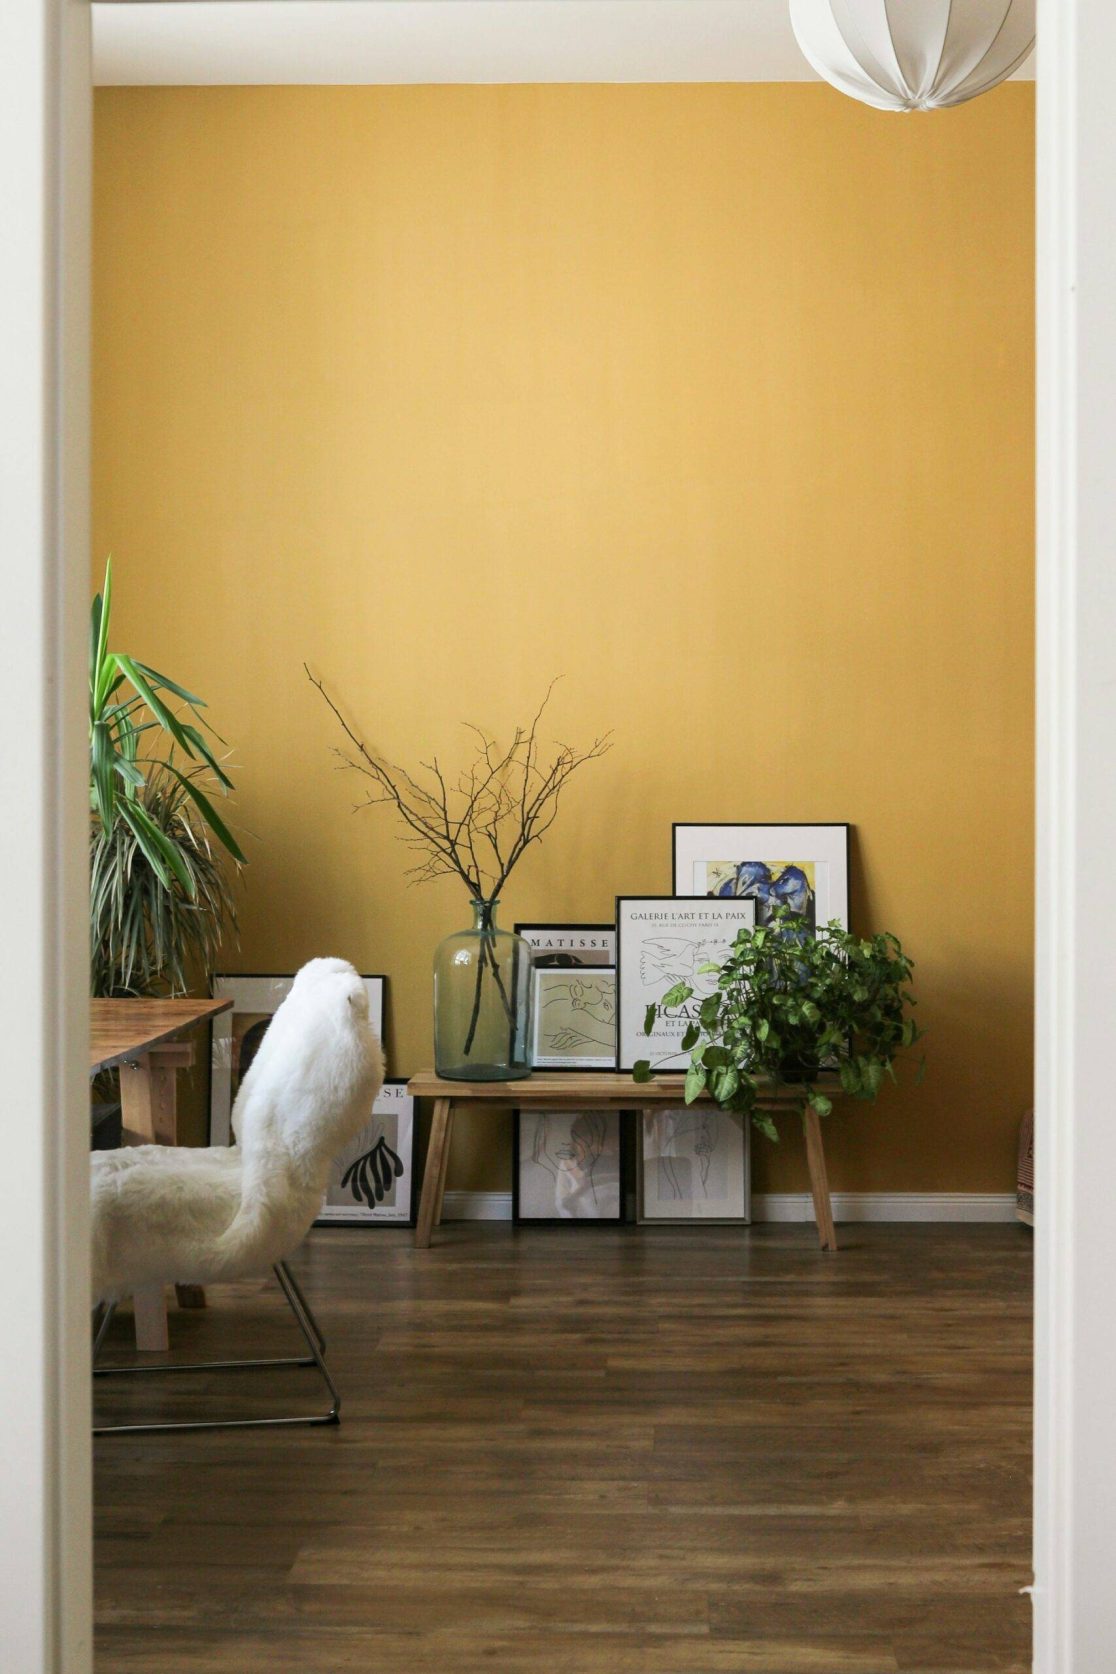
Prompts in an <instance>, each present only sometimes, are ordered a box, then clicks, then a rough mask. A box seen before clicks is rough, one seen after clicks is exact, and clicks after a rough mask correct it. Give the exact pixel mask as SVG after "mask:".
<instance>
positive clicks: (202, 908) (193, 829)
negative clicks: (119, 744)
mask: <svg viewBox="0 0 1116 1674" xmlns="http://www.w3.org/2000/svg"><path fill="white" fill-rule="evenodd" d="M195 771H199V770H197V769H196V770H195ZM188 778H189V775H183V774H180V773H179V772H178V770H177V769H176V768H174V767H173V766H172V765H171V764H169V763H166V764H163V763H159V764H156V765H154V766H152V767H151V768H149V770H148V773H147V777H146V779H145V780H144V783H143V784H142V785H141V786H137V787H136V789H135V800H134V806H136V807H139V808H141V809H142V811H143V818H144V822H145V824H144V829H145V830H146V829H147V828H148V827H149V826H150V827H152V828H154V829H155V830H156V831H158V833H159V835H160V838H161V839H162V840H163V842H162V845H161V847H160V849H159V851H158V852H159V853H160V854H162V853H163V852H165V848H166V846H168V845H169V846H170V847H173V849H174V852H175V856H176V860H177V865H176V866H175V868H174V875H173V876H172V878H171V880H170V882H169V883H168V882H166V881H164V878H163V876H162V875H161V873H160V872H159V871H158V870H157V869H156V868H155V866H154V865H153V864H152V861H151V858H150V852H149V846H148V845H144V844H141V842H140V840H139V837H138V836H137V831H136V825H135V824H132V823H129V821H128V820H126V819H124V818H119V817H118V818H117V819H115V820H114V821H113V823H112V825H111V826H110V827H109V828H108V829H107V830H106V828H105V827H104V826H103V825H102V824H101V822H100V820H99V819H94V820H92V821H91V822H90V834H89V860H90V880H89V944H90V991H91V992H92V993H93V994H97V995H103V996H108V997H119V996H123V995H133V994H154V993H169V994H184V993H186V991H187V989H188V988H189V987H190V985H191V981H192V980H196V978H197V977H198V975H199V973H203V972H205V971H208V970H212V968H213V965H214V963H215V961H216V956H217V951H218V948H219V946H220V943H221V937H222V932H223V931H224V930H225V929H226V928H232V929H235V928H236V902H235V898H234V895H233V888H232V880H231V879H230V877H229V874H228V871H227V869H226V867H225V866H224V865H223V864H222V862H221V860H220V858H219V856H218V854H217V853H215V852H214V846H213V844H212V843H211V840H210V836H209V831H208V827H207V826H206V823H205V822H204V821H203V820H202V819H201V817H200V815H199V814H198V812H197V809H196V805H195V803H194V801H193V800H192V798H191V796H190V794H189V791H188V789H187V787H186V785H185V783H184V780H185V779H188ZM183 872H184V873H185V874H186V877H187V879H188V880H189V881H188V885H187V884H184V883H182V882H181V874H182V873H183Z"/></svg>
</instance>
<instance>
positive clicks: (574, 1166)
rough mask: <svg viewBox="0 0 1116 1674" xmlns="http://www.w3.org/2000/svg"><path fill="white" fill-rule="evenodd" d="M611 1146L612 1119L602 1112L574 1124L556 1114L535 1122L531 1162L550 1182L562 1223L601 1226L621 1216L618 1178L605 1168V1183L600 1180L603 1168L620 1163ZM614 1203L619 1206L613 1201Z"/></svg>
mask: <svg viewBox="0 0 1116 1674" xmlns="http://www.w3.org/2000/svg"><path fill="white" fill-rule="evenodd" d="M608 1142H609V1117H608V1115H607V1114H606V1112H604V1111H602V1110H583V1111H580V1112H579V1113H578V1114H577V1115H576V1116H573V1117H572V1118H571V1117H569V1116H567V1115H564V1114H563V1113H560V1112H555V1111H539V1112H537V1113H536V1114H534V1115H533V1116H532V1118H531V1133H530V1148H529V1150H528V1152H527V1158H526V1160H527V1162H528V1163H529V1164H530V1165H532V1166H533V1167H535V1168H538V1169H540V1170H542V1171H543V1172H544V1173H545V1174H547V1175H549V1176H550V1179H551V1181H552V1191H553V1214H554V1215H555V1216H556V1217H557V1218H558V1219H560V1220H599V1219H602V1218H603V1217H604V1216H609V1215H614V1214H618V1213H619V1174H618V1172H612V1170H608V1169H607V1167H606V1169H605V1172H606V1178H604V1179H600V1178H599V1176H600V1174H601V1173H602V1163H604V1164H606V1165H607V1163H609V1162H614V1161H616V1160H615V1159H614V1158H613V1157H612V1156H611V1155H608V1154H606V1153H607V1152H608V1151H609V1150H610V1148H609V1144H608ZM616 1166H617V1168H618V1162H617V1164H616ZM598 1188H599V1189H598ZM609 1188H611V1190H610V1189H609ZM532 1195H533V1194H532ZM548 1195H549V1194H548ZM612 1197H615V1199H616V1202H615V1204H612V1203H610V1202H609V1201H608V1200H609V1199H610V1198H612Z"/></svg>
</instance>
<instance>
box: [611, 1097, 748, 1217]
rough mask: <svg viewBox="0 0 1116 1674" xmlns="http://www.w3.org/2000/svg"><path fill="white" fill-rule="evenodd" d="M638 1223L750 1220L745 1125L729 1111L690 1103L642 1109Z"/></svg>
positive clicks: (639, 1129) (639, 1130)
mask: <svg viewBox="0 0 1116 1674" xmlns="http://www.w3.org/2000/svg"><path fill="white" fill-rule="evenodd" d="M638 1133H639V1181H638V1200H637V1201H638V1213H637V1218H638V1220H639V1221H640V1223H641V1224H651V1225H654V1224H659V1225H661V1224H663V1223H667V1224H675V1225H676V1224H678V1223H682V1224H685V1225H690V1224H692V1223H693V1222H695V1221H705V1222H709V1223H719V1224H721V1225H726V1224H727V1225H737V1226H740V1225H747V1223H748V1221H749V1220H750V1219H751V1213H752V1211H751V1194H752V1133H751V1123H750V1122H747V1121H745V1119H744V1117H743V1116H738V1115H736V1114H735V1113H734V1112H733V1111H730V1110H718V1109H717V1107H716V1106H715V1105H711V1104H692V1105H684V1104H680V1105H677V1106H674V1105H671V1106H667V1107H664V1108H658V1107H656V1108H655V1109H653V1110H645V1111H644V1112H643V1113H642V1114H641V1117H640V1121H639V1127H638Z"/></svg>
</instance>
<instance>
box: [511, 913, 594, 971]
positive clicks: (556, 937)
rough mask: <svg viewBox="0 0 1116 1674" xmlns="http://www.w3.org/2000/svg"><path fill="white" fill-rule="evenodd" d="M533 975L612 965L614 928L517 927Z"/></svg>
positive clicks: (546, 925) (578, 926) (523, 925)
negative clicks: (529, 955)
mask: <svg viewBox="0 0 1116 1674" xmlns="http://www.w3.org/2000/svg"><path fill="white" fill-rule="evenodd" d="M515 933H516V935H517V936H522V937H523V940H524V941H525V942H526V943H527V945H528V947H529V948H530V949H531V963H532V965H533V966H534V967H535V969H536V970H537V971H544V970H571V969H574V968H576V967H578V966H581V965H615V963H616V926H615V924H517V925H516V927H515Z"/></svg>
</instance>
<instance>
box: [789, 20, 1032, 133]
mask: <svg viewBox="0 0 1116 1674" xmlns="http://www.w3.org/2000/svg"><path fill="white" fill-rule="evenodd" d="M790 15H791V23H792V25H793V27H794V33H795V35H796V37H797V39H798V44H799V46H800V47H801V48H802V51H803V53H804V54H805V56H806V57H807V59H808V60H809V61H810V63H811V64H812V65H813V67H814V69H815V70H816V71H817V72H818V74H819V75H820V76H822V77H824V79H825V80H826V81H828V82H831V83H832V85H833V86H834V87H836V88H837V89H838V90H839V91H840V92H841V93H848V94H849V95H850V97H851V98H853V99H861V100H862V101H863V102H864V103H865V104H866V105H875V106H876V107H877V109H879V110H935V109H937V108H938V107H939V106H942V105H960V104H963V103H964V102H965V100H966V99H975V98H976V97H977V95H978V94H979V93H987V92H988V90H989V88H991V87H995V86H996V85H997V83H998V82H1001V81H1003V80H1004V79H1005V78H1006V77H1007V76H1010V75H1011V73H1012V71H1013V70H1017V69H1018V68H1019V66H1020V64H1022V62H1023V60H1024V59H1025V58H1026V57H1027V54H1028V53H1029V52H1030V51H1031V48H1032V47H1033V46H1034V44H1035V0H790Z"/></svg>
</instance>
